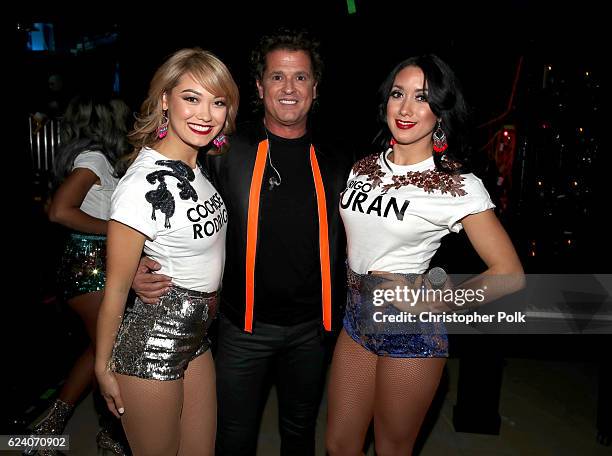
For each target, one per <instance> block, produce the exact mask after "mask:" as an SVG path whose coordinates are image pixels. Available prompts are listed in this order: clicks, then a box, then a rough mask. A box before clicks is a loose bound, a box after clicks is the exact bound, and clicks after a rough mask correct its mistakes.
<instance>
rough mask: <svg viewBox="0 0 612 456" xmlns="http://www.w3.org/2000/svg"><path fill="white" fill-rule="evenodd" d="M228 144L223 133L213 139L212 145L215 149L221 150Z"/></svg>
mask: <svg viewBox="0 0 612 456" xmlns="http://www.w3.org/2000/svg"><path fill="white" fill-rule="evenodd" d="M228 142H229V141H228V140H227V136H225V135H224V134H223V133H219V134H218V135H217V137H216V138H215V139H213V144H214V145H215V146H216V147H217V149H221V147H222V146H223V145H225V144H227V143H228Z"/></svg>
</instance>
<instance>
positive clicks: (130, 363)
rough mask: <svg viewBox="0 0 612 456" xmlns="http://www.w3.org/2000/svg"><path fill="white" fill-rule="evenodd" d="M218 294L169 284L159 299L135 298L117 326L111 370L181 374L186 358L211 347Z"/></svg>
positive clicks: (145, 374)
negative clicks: (146, 302) (152, 302)
mask: <svg viewBox="0 0 612 456" xmlns="http://www.w3.org/2000/svg"><path fill="white" fill-rule="evenodd" d="M217 296H218V292H213V293H203V292H199V291H193V290H188V289H186V288H181V287H178V286H173V287H172V288H170V291H168V292H167V293H166V294H165V295H163V296H162V297H161V298H160V299H159V302H158V303H157V304H145V303H143V302H142V301H141V300H140V299H138V298H136V301H135V302H134V305H133V306H132V307H130V308H128V309H127V311H126V315H125V317H124V319H123V323H122V324H121V327H120V328H119V333H118V334H117V338H116V340H115V345H114V347H113V353H112V356H111V361H110V368H111V370H112V371H114V372H117V373H119V374H124V375H132V376H135V377H140V378H148V379H155V380H176V379H178V378H182V377H183V376H184V372H185V369H186V368H187V365H188V364H189V362H190V361H191V360H192V359H194V358H196V357H198V356H200V355H201V354H202V353H204V352H206V350H208V349H209V348H210V340H209V339H208V328H209V327H210V325H211V323H212V321H213V319H214V318H215V316H216V312H217Z"/></svg>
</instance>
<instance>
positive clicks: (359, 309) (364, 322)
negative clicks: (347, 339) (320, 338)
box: [343, 268, 448, 358]
mask: <svg viewBox="0 0 612 456" xmlns="http://www.w3.org/2000/svg"><path fill="white" fill-rule="evenodd" d="M347 269H348V293H347V303H346V311H345V314H344V321H343V324H344V329H345V330H346V332H347V334H348V335H349V336H351V338H352V339H353V340H354V341H355V342H357V343H358V344H360V345H362V346H363V347H364V348H365V349H366V350H368V351H370V352H372V353H374V354H376V355H379V356H389V357H392V358H445V357H447V356H448V336H447V335H446V330H445V329H444V325H442V324H439V323H422V322H418V319H417V322H414V323H409V322H398V323H390V322H388V321H387V322H384V323H379V322H376V321H374V313H375V312H382V314H381V315H383V314H384V315H395V316H397V315H399V314H401V311H400V310H398V309H397V308H395V307H393V306H392V305H388V306H384V307H379V306H376V305H375V304H374V290H376V289H381V286H384V282H385V280H386V279H385V278H384V277H382V276H378V275H374V274H357V273H356V272H354V271H352V270H351V269H350V268H347ZM393 275H394V276H396V277H400V278H402V279H403V280H405V283H406V285H407V286H410V284H414V282H415V280H416V277H418V275H417V274H393ZM379 319H380V318H379Z"/></svg>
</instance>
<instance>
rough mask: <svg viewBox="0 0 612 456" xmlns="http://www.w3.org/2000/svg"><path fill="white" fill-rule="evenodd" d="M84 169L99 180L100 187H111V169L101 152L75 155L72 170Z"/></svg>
mask: <svg viewBox="0 0 612 456" xmlns="http://www.w3.org/2000/svg"><path fill="white" fill-rule="evenodd" d="M76 168H85V169H88V170H90V171H91V172H93V173H94V174H95V175H96V176H98V178H99V179H100V185H101V186H102V187H105V188H108V187H113V186H114V182H113V180H112V178H113V176H112V174H113V169H112V167H111V165H110V163H109V162H108V160H107V159H106V157H105V156H104V154H103V153H102V152H98V151H85V152H82V153H80V154H79V155H77V157H76V158H75V159H74V164H73V165H72V170H73V171H74V170H75V169H76Z"/></svg>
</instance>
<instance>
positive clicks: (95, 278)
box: [58, 233, 106, 300]
mask: <svg viewBox="0 0 612 456" xmlns="http://www.w3.org/2000/svg"><path fill="white" fill-rule="evenodd" d="M105 282H106V236H102V235H98V234H85V233H71V234H70V236H69V238H68V241H67V242H66V245H65V247H64V252H63V254H62V258H61V263H60V267H59V271H58V285H59V287H60V290H61V292H62V295H63V297H64V299H65V300H68V299H71V298H74V297H75V296H79V295H82V294H85V293H91V292H93V291H100V290H103V289H104V283H105Z"/></svg>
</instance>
